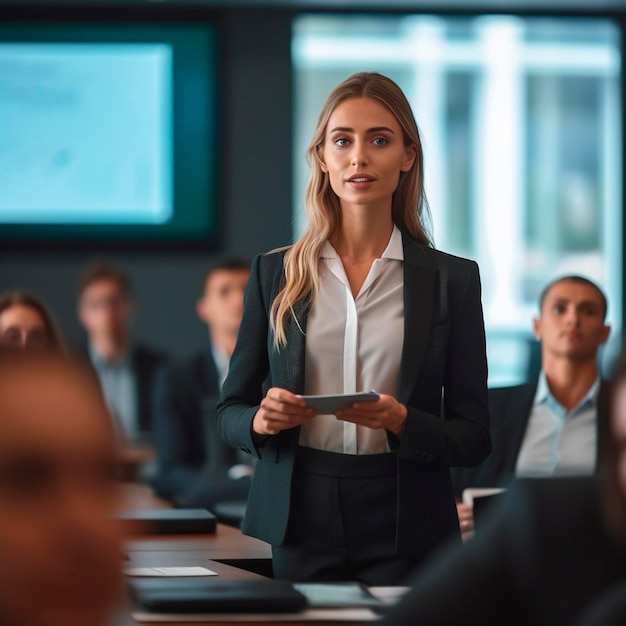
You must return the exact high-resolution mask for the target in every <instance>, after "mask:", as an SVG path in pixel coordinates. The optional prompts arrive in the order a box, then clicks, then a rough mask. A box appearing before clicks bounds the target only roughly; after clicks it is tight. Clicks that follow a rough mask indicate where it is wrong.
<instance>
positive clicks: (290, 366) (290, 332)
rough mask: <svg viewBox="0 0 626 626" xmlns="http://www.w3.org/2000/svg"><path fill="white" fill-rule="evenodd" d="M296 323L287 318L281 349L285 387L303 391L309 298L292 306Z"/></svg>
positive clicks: (294, 390) (298, 391) (299, 391)
mask: <svg viewBox="0 0 626 626" xmlns="http://www.w3.org/2000/svg"><path fill="white" fill-rule="evenodd" d="M294 312H295V315H296V320H297V323H296V322H295V321H294V319H293V318H292V319H290V320H289V326H288V328H287V346H286V348H283V349H282V350H281V352H282V354H283V358H284V363H285V374H286V380H287V389H289V390H290V391H293V392H294V393H304V359H305V352H304V340H305V335H304V333H305V332H306V320H307V314H308V312H309V299H308V298H307V299H305V300H303V301H300V302H298V303H297V304H296V306H295V307H294Z"/></svg>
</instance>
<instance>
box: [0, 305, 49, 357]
mask: <svg viewBox="0 0 626 626" xmlns="http://www.w3.org/2000/svg"><path fill="white" fill-rule="evenodd" d="M0 342H2V343H5V344H9V345H13V346H15V347H19V348H35V349H37V348H46V347H48V345H49V337H48V333H47V331H46V324H45V322H44V320H43V318H42V317H41V315H40V314H39V312H38V311H37V310H36V309H33V308H31V307H29V306H26V305H23V304H15V305H13V306H11V307H9V308H8V309H5V310H4V311H2V313H0Z"/></svg>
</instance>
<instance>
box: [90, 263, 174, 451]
mask: <svg viewBox="0 0 626 626" xmlns="http://www.w3.org/2000/svg"><path fill="white" fill-rule="evenodd" d="M131 291H132V290H131V284H130V280H129V278H128V276H126V274H125V273H124V272H122V271H121V270H120V269H119V268H117V267H115V266H113V265H111V264H109V263H107V262H103V261H96V262H94V263H92V264H90V265H89V266H87V267H86V268H85V269H84V270H83V272H82V274H81V276H80V279H79V282H78V317H79V319H80V322H81V324H82V325H83V327H84V328H85V331H86V332H87V340H88V344H87V346H86V352H87V357H88V359H89V362H90V363H91V365H92V367H93V369H94V371H95V373H96V374H97V376H98V379H99V381H100V385H101V387H102V391H103V393H104V397H105V400H106V403H107V406H108V408H109V412H110V413H111V415H112V417H113V419H114V422H115V426H116V428H117V430H118V434H119V435H121V436H122V437H123V438H125V439H127V440H129V441H133V440H137V439H141V438H143V437H145V435H146V434H148V433H150V432H151V431H152V414H151V412H152V404H151V399H152V395H153V393H154V383H155V376H156V373H157V370H158V369H159V367H160V366H162V365H163V364H164V363H165V362H166V359H167V357H166V355H165V353H164V352H162V351H160V350H158V349H155V348H152V347H150V346H147V345H145V344H142V343H139V342H138V341H135V340H134V338H133V337H132V334H131V329H130V321H131V315H132V311H133V302H132V293H131Z"/></svg>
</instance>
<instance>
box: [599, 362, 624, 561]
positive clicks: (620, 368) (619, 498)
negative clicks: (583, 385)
mask: <svg viewBox="0 0 626 626" xmlns="http://www.w3.org/2000/svg"><path fill="white" fill-rule="evenodd" d="M598 418H599V421H598V445H599V448H598V459H599V471H598V475H599V479H600V489H601V491H602V495H603V504H604V508H605V515H606V518H607V521H608V524H609V527H610V529H611V531H612V533H613V535H614V536H615V537H616V538H617V540H618V541H619V542H620V543H621V545H622V546H623V547H624V548H625V549H626V352H625V353H623V354H622V356H621V358H620V360H619V362H618V363H617V365H616V366H615V368H614V370H613V374H612V376H611V380H610V382H609V384H608V385H607V387H606V392H605V394H603V395H602V396H601V397H600V399H599V404H598Z"/></svg>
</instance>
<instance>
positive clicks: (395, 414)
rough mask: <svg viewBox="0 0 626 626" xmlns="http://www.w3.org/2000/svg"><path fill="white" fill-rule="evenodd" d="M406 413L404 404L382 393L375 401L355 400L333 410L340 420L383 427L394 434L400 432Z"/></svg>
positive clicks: (377, 427) (370, 426) (369, 426)
mask: <svg viewBox="0 0 626 626" xmlns="http://www.w3.org/2000/svg"><path fill="white" fill-rule="evenodd" d="M407 414H408V411H407V408H406V407H405V406H404V404H401V403H400V402H398V401H397V400H396V399H395V398H394V397H393V396H388V395H386V394H384V393H381V394H380V398H379V399H378V400H377V401H376V402H355V403H354V404H351V405H350V406H349V407H345V408H343V409H338V410H337V411H335V415H336V416H337V418H338V419H340V420H343V421H345V422H353V423H354V424H358V425H359V426H367V427H368V428H374V429H380V428H384V429H385V430H388V431H390V432H392V433H393V434H394V435H401V434H402V431H403V430H404V424H405V422H406V416H407Z"/></svg>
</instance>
